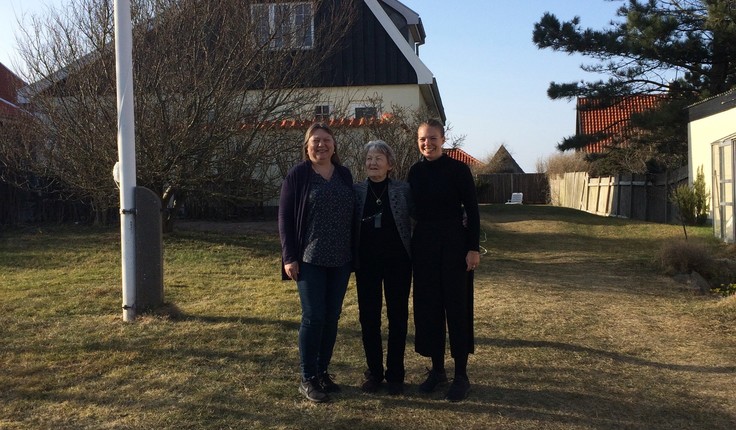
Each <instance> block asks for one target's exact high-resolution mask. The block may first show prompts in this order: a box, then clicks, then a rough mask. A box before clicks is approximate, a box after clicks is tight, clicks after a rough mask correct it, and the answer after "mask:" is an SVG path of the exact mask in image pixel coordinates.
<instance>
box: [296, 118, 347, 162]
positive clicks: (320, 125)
mask: <svg viewBox="0 0 736 430" xmlns="http://www.w3.org/2000/svg"><path fill="white" fill-rule="evenodd" d="M314 130H324V131H325V132H326V133H327V134H329V135H330V136H331V137H332V141H333V142H334V145H335V152H333V153H332V157H330V161H331V162H332V164H336V165H339V164H340V157H338V156H337V141H336V140H335V134H334V133H333V132H332V129H330V127H329V126H328V125H327V124H325V123H323V122H315V123H314V124H312V125H310V126H309V128H308V129H307V132H306V133H304V145H303V146H302V155H303V157H304V160H305V161H306V160H309V154H308V153H307V145H308V144H309V138H310V137H312V134H314Z"/></svg>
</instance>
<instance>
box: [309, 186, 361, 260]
mask: <svg viewBox="0 0 736 430" xmlns="http://www.w3.org/2000/svg"><path fill="white" fill-rule="evenodd" d="M310 180H311V183H310V191H309V202H308V203H307V204H308V207H309V209H308V210H309V212H308V213H309V215H308V216H307V232H306V241H305V242H306V247H305V248H304V256H303V261H305V262H307V263H310V264H315V265H318V266H325V267H339V266H342V265H344V264H346V263H348V262H350V260H351V259H352V254H351V244H350V239H351V228H352V222H353V199H354V197H353V189H352V188H351V187H348V186H347V185H346V184H345V183H344V182H343V181H341V180H339V178H337V177H336V175H333V176H332V178H331V180H329V181H327V180H325V179H324V178H323V177H322V176H320V175H319V174H318V173H316V172H312V175H311V178H310Z"/></svg>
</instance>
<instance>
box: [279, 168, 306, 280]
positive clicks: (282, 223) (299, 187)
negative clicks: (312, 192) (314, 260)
mask: <svg viewBox="0 0 736 430" xmlns="http://www.w3.org/2000/svg"><path fill="white" fill-rule="evenodd" d="M303 170H304V168H303V163H302V164H299V165H297V166H295V167H294V168H292V169H291V170H290V171H289V173H287V175H286V178H284V182H283V183H282V184H281V195H280V197H279V215H278V224H279V237H280V239H281V277H282V279H284V280H286V279H289V277H288V276H287V275H286V272H285V271H284V264H286V263H293V262H294V261H299V257H300V255H299V254H300V250H299V246H300V238H299V235H300V234H301V233H300V225H301V224H302V220H301V219H300V218H301V217H303V216H304V215H305V214H304V213H303V210H302V209H303V206H304V204H303V203H304V202H303V200H304V198H305V197H304V196H303V194H304V189H305V188H306V184H305V183H303V182H304V181H305V180H306V179H305V178H304V176H305V175H303V174H302V171H303Z"/></svg>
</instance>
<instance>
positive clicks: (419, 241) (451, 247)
mask: <svg viewBox="0 0 736 430" xmlns="http://www.w3.org/2000/svg"><path fill="white" fill-rule="evenodd" d="M466 234H467V231H466V229H465V228H464V227H463V226H462V224H461V223H460V222H457V223H419V224H417V226H416V227H415V230H414V235H413V237H412V262H413V268H414V296H413V298H414V325H415V327H416V339H415V350H416V352H417V353H419V354H420V355H423V356H425V357H440V356H444V354H445V337H446V334H447V333H449V337H450V353H451V355H452V357H462V356H466V355H467V354H470V353H473V352H474V349H475V341H474V336H473V273H472V272H467V271H466V267H467V264H466V262H465V257H466V255H467V253H468V249H467V242H466Z"/></svg>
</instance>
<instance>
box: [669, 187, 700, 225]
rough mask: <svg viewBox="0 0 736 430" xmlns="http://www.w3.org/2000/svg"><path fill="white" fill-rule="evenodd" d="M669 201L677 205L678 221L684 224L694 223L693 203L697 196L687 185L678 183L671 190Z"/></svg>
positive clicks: (694, 203)
mask: <svg viewBox="0 0 736 430" xmlns="http://www.w3.org/2000/svg"><path fill="white" fill-rule="evenodd" d="M670 201H672V203H673V204H674V205H675V207H677V211H678V212H679V217H680V221H681V222H682V223H683V224H685V225H695V220H696V217H695V205H696V202H697V197H696V196H695V191H694V190H693V189H692V188H691V187H690V186H689V185H680V186H678V187H677V188H675V189H674V190H673V191H672V195H671V196H670Z"/></svg>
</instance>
